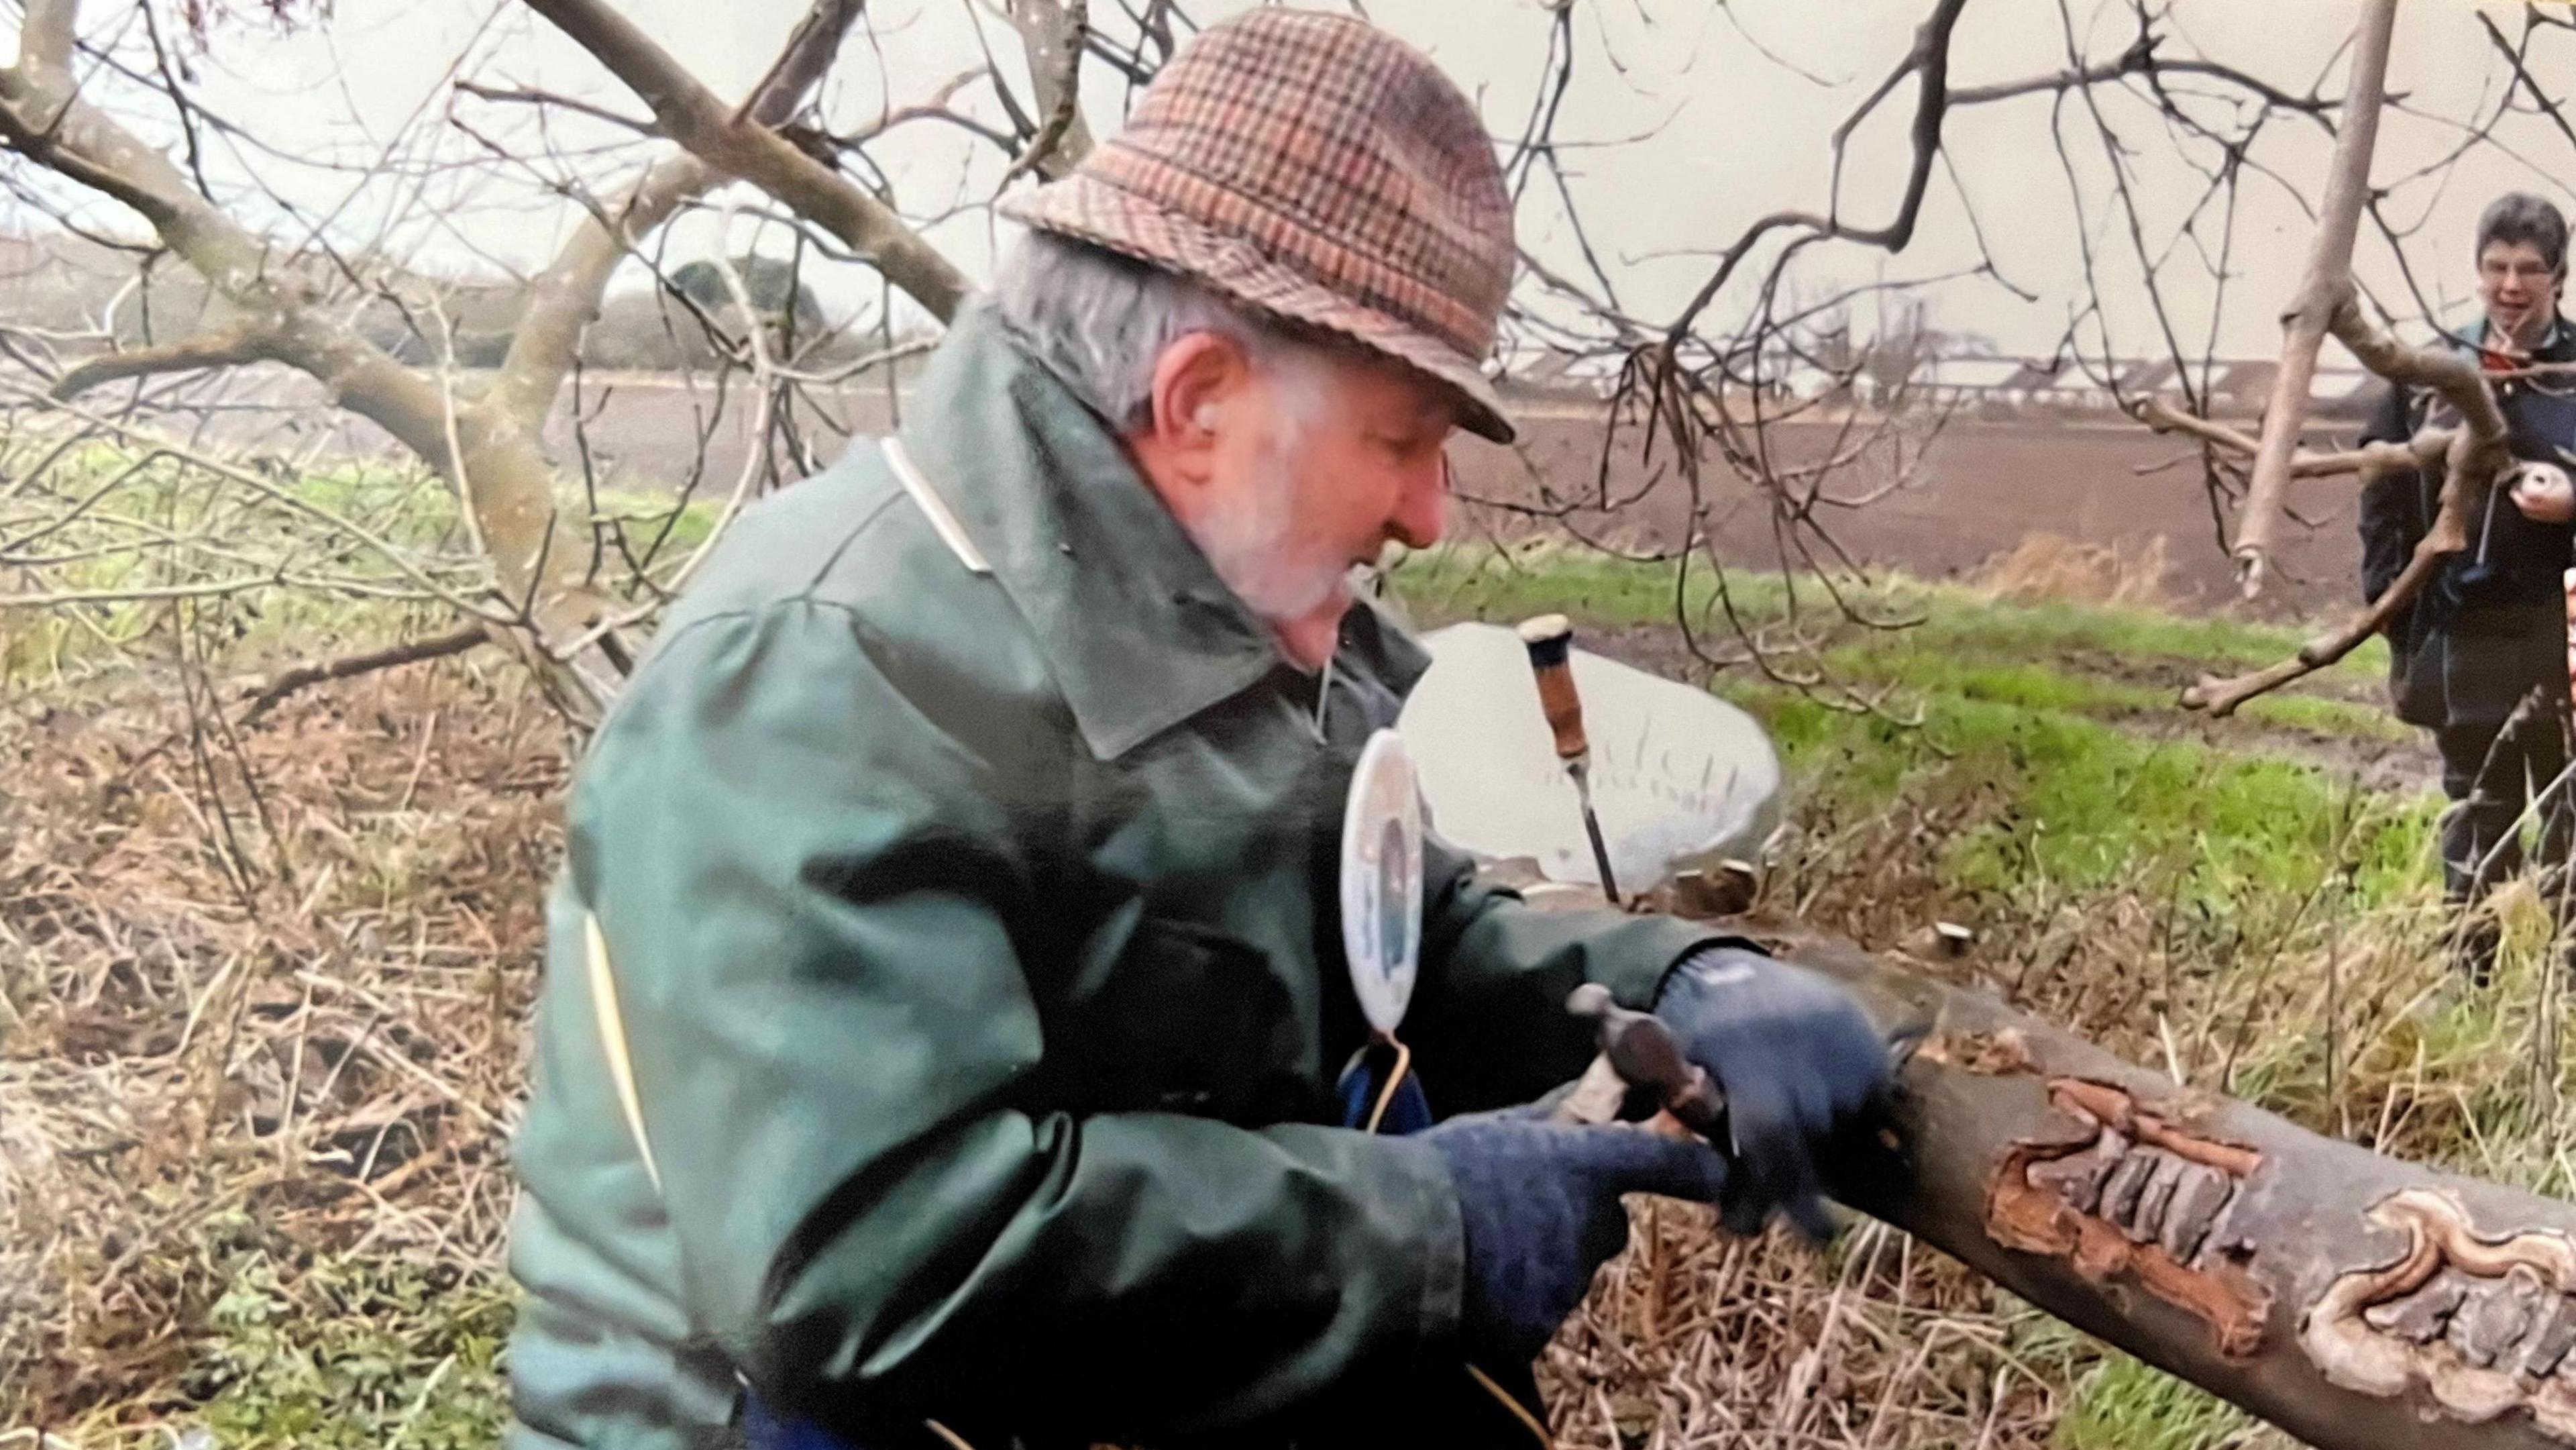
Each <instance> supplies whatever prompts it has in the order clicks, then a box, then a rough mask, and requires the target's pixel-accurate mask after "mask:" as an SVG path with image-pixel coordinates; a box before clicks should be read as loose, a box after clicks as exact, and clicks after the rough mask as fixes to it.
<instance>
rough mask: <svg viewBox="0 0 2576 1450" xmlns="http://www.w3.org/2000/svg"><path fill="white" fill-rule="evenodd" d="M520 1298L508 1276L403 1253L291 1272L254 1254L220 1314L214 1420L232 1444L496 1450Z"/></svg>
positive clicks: (205, 1377)
mask: <svg viewBox="0 0 2576 1450" xmlns="http://www.w3.org/2000/svg"><path fill="white" fill-rule="evenodd" d="M290 1279H291V1283H292V1288H291V1289H290V1288H288V1287H287V1284H288V1283H289V1282H290ZM512 1304H513V1299H512V1295H511V1293H510V1291H509V1289H508V1287H507V1286H506V1285H505V1284H501V1283H496V1282H492V1281H489V1280H462V1279H459V1278H458V1277H456V1276H455V1275H454V1274H453V1273H452V1272H450V1271H431V1270H427V1269H424V1268H422V1267H420V1266H419V1265H417V1264H413V1263H410V1262H407V1261H405V1260H400V1259H394V1258H386V1257H359V1258H343V1259H335V1260H326V1261H324V1262H321V1263H318V1264H314V1265H311V1266H309V1267H306V1268H304V1269H302V1270H300V1271H299V1272H297V1273H295V1274H293V1275H292V1276H287V1275H281V1274H280V1273H279V1272H278V1270H277V1267H276V1266H275V1265H274V1264H273V1263H271V1262H270V1261H268V1260H267V1259H265V1258H263V1257H258V1256H251V1257H248V1258H246V1259H245V1260H244V1261H242V1262H241V1263H240V1264H238V1265H235V1266H234V1267H233V1278H232V1287H231V1288H229V1289H228V1290H227V1291H226V1292H225V1293H224V1295H223V1297H222V1298H221V1299H220V1300H218V1301H217V1302H216V1304H215V1306H214V1310H213V1313H212V1314H211V1315H210V1316H209V1317H210V1320H211V1323H212V1326H213V1328H214V1329H215V1330H216V1332H217V1336H218V1337H217V1339H216V1340H215V1343H214V1347H213V1352H212V1353H211V1354H210V1355H208V1356H207V1357H206V1358H205V1360H204V1362H203V1363H202V1366H201V1368H200V1370H199V1376H200V1379H201V1381H202V1383H201V1385H200V1389H201V1391H202V1392H203V1393H205V1394H206V1396H207V1400H206V1404H205V1409H204V1411H203V1423H204V1426H205V1428H206V1429H207V1430H208V1431H209V1432H210V1433H211V1434H212V1435H213V1436H214V1440H215V1443H216V1444H217V1445H219V1446H223V1447H226V1450H289V1447H292V1450H381V1447H386V1446H391V1445H395V1444H397V1443H399V1444H400V1445H401V1446H403V1447H404V1450H488V1447H490V1446H492V1445H495V1444H498V1443H499V1442H500V1438H501V1432H502V1430H503V1429H504V1428H505V1427H506V1425H507V1423H508V1416H509V1398H508V1390H507V1386H506V1384H505V1382H504V1378H503V1375H502V1372H501V1368H500V1359H501V1346H502V1344H503V1342H504V1340H505V1339H506V1338H507V1336H508V1333H509V1328H510V1321H511V1315H512V1312H513V1309H512Z"/></svg>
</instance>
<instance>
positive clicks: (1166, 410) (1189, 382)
mask: <svg viewBox="0 0 2576 1450" xmlns="http://www.w3.org/2000/svg"><path fill="white" fill-rule="evenodd" d="M1251 382H1252V359H1251V358H1250V356H1248V355H1247V354H1246V353H1245V352H1244V350H1243V347H1242V345H1241V344H1239V343H1237V342H1236V341H1235V340H1234V339H1232V338H1230V337H1225V336H1222V335H1220V334H1217V333H1213V332H1193V333H1188V334H1185V335H1184V336H1182V337H1180V338H1178V339H1176V340H1174V341H1173V342H1172V344H1171V345H1170V346H1168V347H1166V348H1164V349H1163V353H1162V356H1160V357H1158V358H1156V359H1155V360H1154V383H1153V392H1152V395H1151V402H1152V405H1153V409H1152V416H1151V417H1149V418H1148V419H1147V420H1146V423H1145V427H1144V429H1143V431H1144V432H1145V433H1146V434H1148V435H1149V436H1150V438H1151V440H1152V443H1151V446H1152V447H1153V449H1154V451H1156V452H1157V453H1160V454H1162V455H1163V456H1164V457H1165V458H1167V459H1169V460H1171V461H1172V462H1174V463H1178V464H1182V465H1183V466H1184V467H1185V468H1186V467H1187V466H1188V465H1189V464H1192V463H1197V464H1199V465H1200V467H1202V468H1203V467H1204V466H1205V460H1206V459H1207V458H1208V457H1209V456H1210V455H1211V454H1213V452H1214V451H1215V448H1216V442H1217V437H1218V435H1219V434H1220V433H1221V432H1222V431H1223V429H1224V427H1225V413H1226V408H1227V405H1228V404H1230V403H1232V402H1234V401H1236V400H1237V399H1239V398H1240V397H1241V396H1242V394H1243V392H1244V391H1245V389H1246V388H1247V387H1248V386H1249V385H1250V384H1251ZM1189 471H1192V472H1196V471H1198V470H1196V469H1190V470H1189Z"/></svg>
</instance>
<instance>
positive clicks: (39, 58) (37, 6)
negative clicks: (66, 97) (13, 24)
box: [18, 0, 80, 79]
mask: <svg viewBox="0 0 2576 1450" xmlns="http://www.w3.org/2000/svg"><path fill="white" fill-rule="evenodd" d="M79 27H80V0H27V8H26V18H25V19H24V20H23V21H21V22H20V24H19V28H18V65H19V68H20V69H22V70H25V71H28V72H30V73H35V74H43V75H47V76H59V77H63V78H65V79H68V78H69V77H70V75H71V66H72V50H73V47H74V46H76V45H77V44H78V43H79V40H80V34H79Z"/></svg>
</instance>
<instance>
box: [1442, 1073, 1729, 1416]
mask: <svg viewBox="0 0 2576 1450" xmlns="http://www.w3.org/2000/svg"><path fill="white" fill-rule="evenodd" d="M1405 1141H1407V1142H1409V1143H1421V1144H1426V1145H1428V1146H1430V1147H1432V1148H1434V1149H1437V1150H1438V1151H1439V1153H1440V1156H1441V1158H1442V1160H1443V1161H1445V1162H1446V1163H1447V1164H1448V1166H1449V1180H1450V1182H1451V1183H1452V1184H1454V1185H1456V1187H1457V1191H1458V1218H1459V1221H1460V1223H1461V1224H1462V1225H1463V1226H1464V1228H1465V1230H1466V1239H1467V1276H1466V1292H1465V1300H1466V1302H1465V1305H1464V1308H1463V1312H1462V1314H1461V1327H1462V1329H1463V1331H1464V1334H1465V1338H1466V1341H1467V1352H1468V1356H1469V1357H1470V1358H1471V1359H1475V1360H1479V1361H1482V1362H1484V1363H1486V1364H1490V1365H1497V1366H1500V1365H1524V1364H1527V1363H1529V1362H1530V1361H1531V1360H1533V1359H1536V1358H1537V1357H1538V1354H1539V1351H1540V1350H1543V1349H1545V1348H1546V1347H1547V1342H1548V1340H1549V1339H1550V1338H1551V1337H1553V1336H1554V1335H1555V1333H1556V1327H1557V1326H1558V1325H1559V1324H1562V1323H1564V1322H1565V1316H1566V1315H1568V1314H1571V1313H1573V1312H1574V1306H1575V1305H1577V1304H1580V1303H1582V1302H1583V1295H1584V1291H1585V1290H1587V1289H1589V1288H1590V1287H1591V1285H1592V1273H1593V1271H1594V1270H1596V1269H1598V1268H1600V1267H1601V1265H1602V1264H1603V1263H1604V1262H1605V1261H1607V1260H1608V1259H1609V1258H1610V1256H1611V1255H1613V1254H1615V1253H1617V1252H1619V1250H1620V1248H1621V1246H1622V1245H1624V1244H1626V1243H1627V1242H1628V1214H1627V1210H1625V1209H1623V1208H1621V1207H1620V1206H1619V1195H1621V1194H1623V1193H1660V1194H1664V1195H1666V1196H1667V1197H1672V1198H1687V1199H1691V1200H1693V1201H1695V1202H1699V1203H1708V1202H1712V1201H1714V1200H1715V1199H1716V1198H1717V1196H1718V1194H1719V1192H1720V1191H1721V1190H1722V1189H1724V1188H1725V1186H1726V1159H1725V1158H1724V1157H1723V1156H1722V1155H1720V1154H1719V1153H1718V1152H1717V1151H1716V1150H1715V1149H1713V1148H1711V1147H1709V1146H1708V1145H1707V1144H1705V1143H1702V1142H1700V1141H1699V1140H1698V1139H1696V1138H1667V1137H1664V1136H1662V1135H1661V1134H1657V1133H1650V1132H1647V1131H1645V1130H1644V1129H1642V1128H1632V1127H1627V1126H1624V1125H1619V1124H1611V1125H1607V1126H1603V1127H1598V1128H1592V1127H1582V1126H1578V1125H1575V1124H1568V1123H1551V1122H1547V1121H1545V1120H1543V1119H1541V1118H1538V1117H1535V1116H1533V1115H1531V1114H1530V1113H1529V1112H1528V1111H1527V1110H1526V1109H1510V1110H1506V1111H1504V1112H1500V1113H1475V1114H1468V1115H1464V1116H1461V1117H1456V1118H1452V1119H1450V1120H1449V1121H1447V1122H1445V1123H1438V1124H1435V1125H1433V1126H1431V1127H1429V1128H1426V1129H1424V1130H1423V1131H1421V1132H1419V1133H1416V1134H1414V1135H1413V1136H1412V1137H1411V1138H1408V1139H1406V1140H1405Z"/></svg>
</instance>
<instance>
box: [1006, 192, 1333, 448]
mask: <svg viewBox="0 0 2576 1450" xmlns="http://www.w3.org/2000/svg"><path fill="white" fill-rule="evenodd" d="M993 300H994V304H995V305H996V307H998V308H999V310H1000V312H1001V316H1002V322H1003V325H1004V326H1006V327H1008V328H1009V329H1010V330H1011V331H1012V333H1013V334H1015V335H1016V336H1017V337H1018V338H1019V340H1020V343H1021V345H1022V346H1024V347H1026V348H1028V349H1029V350H1030V351H1031V352H1033V353H1035V354H1036V355H1037V357H1038V360H1039V361H1041V362H1043V363H1045V364H1046V366H1047V369H1048V371H1050V372H1052V373H1054V374H1055V375H1056V377H1058V378H1059V379H1061V380H1062V381H1063V383H1064V385H1065V386H1066V387H1068V388H1070V389H1072V390H1073V393H1074V396H1076V397H1078V398H1080V399H1081V400H1082V402H1083V403H1084V404H1085V405H1086V406H1088V407H1089V408H1090V409H1091V410H1092V411H1093V412H1095V413H1098V414H1099V415H1100V416H1101V417H1103V418H1106V419H1107V420H1109V422H1110V423H1111V424H1112V425H1113V426H1115V427H1117V428H1120V429H1133V428H1141V427H1143V426H1145V425H1146V424H1148V423H1150V422H1152V421H1153V417H1154V365H1155V363H1156V362H1157V361H1158V360H1159V359H1160V358H1161V357H1162V355H1163V349H1164V348H1166V347H1169V346H1171V345H1172V343H1173V342H1175V341H1177V340H1178V339H1180V338H1183V337H1186V336H1188V335H1189V334H1191V333H1194V332H1212V333H1216V334H1218V335H1219V336H1222V337H1227V338H1231V339H1233V340H1234V342H1236V343H1237V344H1239V345H1240V346H1241V347H1242V348H1243V349H1244V350H1245V351H1246V352H1248V353H1250V354H1251V355H1252V357H1253V360H1254V362H1255V363H1256V364H1257V365H1259V366H1262V367H1282V366H1285V367H1288V368H1291V369H1294V371H1295V372H1296V373H1297V374H1311V373H1312V372H1313V371H1314V370H1313V369H1311V368H1309V367H1307V366H1304V364H1307V363H1309V362H1311V361H1313V360H1316V359H1319V358H1320V357H1321V356H1322V354H1323V349H1322V348H1321V347H1320V346H1318V345H1317V344H1315V343H1312V342H1309V341H1307V340H1306V339H1304V338H1302V337H1299V336H1296V335H1294V334H1292V333H1291V332H1290V331H1289V330H1288V329H1287V328H1286V327H1284V326H1282V325H1280V324H1277V323H1272V322H1268V321H1265V320H1262V319H1259V318H1256V317H1255V316H1253V315H1252V314H1250V313H1249V312H1247V311H1245V310H1244V309H1241V308H1238V307H1236V306H1234V305H1233V304H1232V303H1230V302H1227V301H1226V300H1225V299H1223V298H1221V297H1219V296H1217V295H1216V294H1215V293H1214V292H1211V291H1209V290H1208V289H1207V288H1205V287H1202V286H1200V285H1199V284H1198V283H1196V282H1193V281H1190V280H1189V279H1188V278H1186V277H1181V276H1178V275H1176V274H1174V273H1171V272H1166V271H1164V270H1162V269H1161V268H1159V267H1152V266H1148V265H1147V264H1145V263H1143V262H1139V261H1136V260H1134V259H1132V258H1129V257H1125V256H1121V255H1120V254H1118V253H1116V252H1112V251H1110V250H1108V249H1107V248H1105V247H1097V246H1093V245H1092V244H1090V243H1088V242H1083V241H1078V240H1075V239H1073V238H1071V237H1064V236H1059V235H1057V234H1055V233H1053V232H1038V231H1033V232H1030V233H1029V234H1028V235H1027V236H1025V237H1023V238H1022V239H1021V240H1020V244H1019V245H1018V246H1017V247H1016V248H1014V249H1013V250H1012V252H1011V254H1010V255H1009V256H1008V257H1007V258H1005V259H1004V260H1003V262H1002V266H1001V270H1000V273H999V274H998V275H997V276H996V277H995V278H994V280H993ZM1317 381H1320V379H1318V380H1317ZM1317 391H1318V390H1314V389H1308V388H1304V387H1301V389H1300V392H1301V394H1303V395H1304V397H1305V398H1307V399H1309V400H1311V399H1313V398H1314V397H1315V396H1316V392H1317ZM1300 412H1301V414H1302V413H1309V412H1311V409H1303V408H1301V409H1300ZM1301 421H1302V419H1301Z"/></svg>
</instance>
